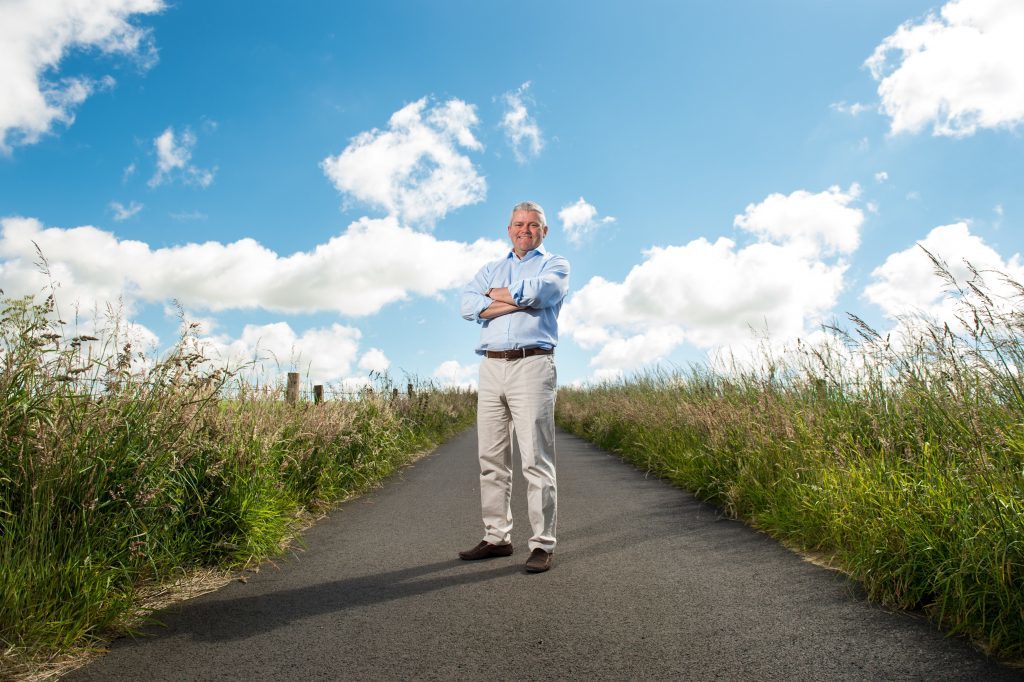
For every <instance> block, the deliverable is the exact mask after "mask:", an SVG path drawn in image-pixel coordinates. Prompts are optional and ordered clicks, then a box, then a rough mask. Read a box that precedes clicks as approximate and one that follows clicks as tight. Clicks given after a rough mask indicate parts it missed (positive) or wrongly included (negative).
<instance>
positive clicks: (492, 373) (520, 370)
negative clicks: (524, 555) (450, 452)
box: [477, 355, 557, 552]
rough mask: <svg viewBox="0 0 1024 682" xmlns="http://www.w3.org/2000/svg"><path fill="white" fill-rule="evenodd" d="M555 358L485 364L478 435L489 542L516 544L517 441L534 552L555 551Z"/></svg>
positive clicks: (479, 398) (480, 392) (531, 543)
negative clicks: (514, 478)
mask: <svg viewBox="0 0 1024 682" xmlns="http://www.w3.org/2000/svg"><path fill="white" fill-rule="evenodd" d="M556 384H557V374H556V372H555V357H554V356H553V355H533V356H531V357H528V358H523V359H521V360H501V359H492V358H486V357H485V358H484V359H483V360H481V362H480V384H479V387H478V391H477V395H478V399H477V434H478V437H479V444H478V447H479V455H480V506H481V509H482V512H483V521H484V529H485V530H486V535H484V540H486V541H487V542H490V543H492V544H496V545H502V544H507V543H509V542H511V541H512V506H511V503H512V438H515V439H516V441H517V442H518V443H519V454H520V456H521V457H522V466H523V476H524V478H526V500H527V504H528V507H529V516H530V527H531V529H532V532H533V535H532V536H531V537H530V550H531V551H532V550H534V549H536V548H538V547H539V548H541V549H543V550H545V551H547V552H551V551H554V549H555V521H556V507H557V505H556V498H557V496H556V489H555V388H556Z"/></svg>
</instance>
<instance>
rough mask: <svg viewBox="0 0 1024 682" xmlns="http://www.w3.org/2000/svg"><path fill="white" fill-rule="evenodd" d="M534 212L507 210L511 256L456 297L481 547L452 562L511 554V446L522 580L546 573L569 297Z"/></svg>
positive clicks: (538, 212)
mask: <svg viewBox="0 0 1024 682" xmlns="http://www.w3.org/2000/svg"><path fill="white" fill-rule="evenodd" d="M547 234H548V225H547V219H546V218H545V217H544V209H543V208H541V207H540V206H539V205H538V204H535V203H533V202H532V201H524V202H523V203H521V204H517V205H516V206H515V208H513V209H512V218H511V220H510V221H509V224H508V237H509V239H510V240H511V241H512V249H511V251H509V253H508V255H507V256H505V257H504V258H502V259H501V260H497V261H494V262H493V263H488V264H487V265H485V266H484V267H483V268H482V269H481V270H480V272H478V273H477V274H476V277H474V278H473V281H472V282H470V283H469V284H468V285H466V288H465V289H464V290H463V292H462V316H463V317H464V318H466V319H467V320H471V321H474V322H477V323H479V324H480V325H481V328H480V345H479V346H478V347H477V349H476V352H477V354H478V355H482V356H483V358H482V359H481V361H480V384H479V388H478V399H477V400H478V402H477V437H478V450H479V455H480V506H481V510H482V514H483V521H484V531H485V533H484V539H483V540H481V541H480V543H479V544H477V545H476V546H475V547H473V548H472V549H468V550H465V551H462V552H459V556H460V557H461V558H462V559H465V560H467V561H474V560H477V559H488V558H491V557H499V556H509V555H511V554H512V506H511V502H512V438H515V439H516V442H517V443H518V444H519V454H520V456H521V457H522V467H523V476H524V477H525V478H526V486H527V490H526V499H527V503H528V505H529V515H530V526H531V529H532V535H531V537H530V543H529V546H530V557H529V559H527V561H526V570H527V571H528V572H530V573H540V572H543V571H546V570H548V569H549V568H551V556H552V554H553V552H554V551H555V521H556V516H557V514H556V512H557V495H556V485H555V391H556V387H557V377H556V373H555V346H557V345H558V312H559V311H560V310H561V308H562V301H563V300H564V299H565V294H566V292H567V291H568V290H569V261H567V260H566V259H565V258H563V257H562V256H556V255H554V254H551V253H548V252H547V251H545V250H544V247H543V246H541V243H542V242H543V241H544V238H545V237H546V236H547Z"/></svg>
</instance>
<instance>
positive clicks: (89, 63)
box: [0, 0, 1024, 386]
mask: <svg viewBox="0 0 1024 682" xmlns="http://www.w3.org/2000/svg"><path fill="white" fill-rule="evenodd" d="M85 5H86V3H85V2H82V1H77V0H64V1H63V2H57V1H55V0H54V1H50V2H42V3H40V2H29V1H28V0H13V1H8V2H5V3H4V4H3V5H0V136H2V137H0V221H2V222H0V229H2V233H0V288H3V289H4V290H5V292H6V293H7V294H8V295H22V294H29V293H36V292H39V291H41V290H42V289H43V288H44V286H45V284H46V282H45V281H44V280H43V279H42V277H41V275H40V274H39V273H38V271H37V268H36V267H35V266H34V264H33V261H34V260H35V258H34V247H33V242H35V243H37V244H39V246H40V248H41V249H42V251H43V253H44V255H45V256H46V257H47V259H48V261H49V263H50V268H51V273H52V277H53V279H54V280H55V281H56V282H57V283H58V284H59V287H58V300H59V301H60V302H61V303H62V305H63V307H64V309H65V310H68V309H71V308H73V307H74V306H75V304H76V303H77V305H78V307H79V315H78V317H79V322H78V324H79V325H80V326H81V327H82V328H93V327H101V326H102V324H103V323H102V320H101V318H102V315H99V316H97V315H95V314H94V312H93V311H95V310H102V309H103V306H104V304H105V302H107V301H110V300H118V299H119V300H120V301H121V305H122V306H123V316H124V317H125V318H126V320H127V321H129V322H130V327H129V331H130V332H131V333H133V334H135V335H136V338H137V339H138V342H137V345H138V346H140V347H141V346H146V345H150V346H153V347H155V348H166V347H167V345H168V344H170V343H172V342H173V341H174V339H175V338H176V335H177V327H178V320H177V318H176V313H175V310H174V307H173V305H171V303H170V302H171V301H172V300H175V301H177V302H178V303H179V304H180V306H181V307H182V308H183V309H184V310H185V312H186V314H187V316H188V317H189V318H190V319H196V320H199V321H200V322H201V323H202V327H201V332H202V334H203V337H204V339H205V342H206V343H207V344H208V348H209V352H210V353H211V354H213V355H215V356H217V357H219V358H221V359H222V360H223V361H228V362H234V361H237V360H238V359H239V358H245V357H252V356H253V354H262V355H269V356H272V357H273V358H275V359H276V360H274V361H273V362H268V364H271V365H273V366H274V367H275V368H276V367H279V368H280V369H281V370H282V371H283V370H288V369H299V370H301V371H303V372H304V373H306V374H307V375H308V378H309V380H310V381H311V382H315V383H320V382H328V383H331V384H333V385H336V386H353V385H358V383H359V382H360V381H363V380H365V377H366V376H367V374H368V372H369V371H370V370H381V369H387V370H388V371H390V373H391V374H392V375H393V376H395V377H396V378H398V379H399V380H401V378H402V377H403V376H404V375H405V374H410V375H415V376H417V377H419V378H423V379H434V380H436V381H438V382H455V383H463V382H472V381H473V380H474V379H475V367H474V364H475V362H476V358H475V356H474V354H473V352H472V349H473V346H474V344H475V341H476V334H477V329H476V327H475V326H474V325H473V324H470V323H467V322H465V321H463V320H462V319H461V318H460V317H459V316H458V304H457V302H458V291H459V287H460V285H461V283H462V282H464V281H466V280H468V279H469V277H470V276H471V275H472V273H473V272H474V271H475V270H476V269H477V268H478V267H479V266H480V265H481V264H482V263H483V262H484V261H486V260H487V259H488V258H491V257H494V256H495V254H500V253H501V251H502V249H503V248H505V247H504V246H503V244H502V242H503V241H504V240H505V230H504V225H505V224H506V223H507V219H508V212H509V209H510V207H511V206H512V205H514V204H515V203H516V202H518V201H521V200H523V199H532V200H535V201H538V202H540V203H541V204H542V205H544V206H545V208H546V210H547V214H548V219H549V223H550V225H551V232H550V235H549V237H548V239H547V242H546V246H547V247H548V248H549V249H550V250H553V251H555V252H558V253H562V254H564V255H566V256H567V257H568V258H569V260H570V262H571V263H572V267H573V272H572V284H571V293H570V296H569V298H568V300H567V302H566V305H565V308H564V309H563V314H562V342H561V343H560V346H559V370H560V379H561V381H562V382H563V383H569V382H576V381H585V380H588V379H594V378H597V379H602V378H612V377H615V376H619V375H621V374H623V373H626V374H628V373H629V372H632V371H635V370H637V369H642V368H643V367H645V366H649V365H650V364H653V363H658V362H661V363H668V364H675V365H685V364H686V363H688V362H692V361H699V360H701V359H702V358H704V357H706V356H707V354H708V353H709V352H710V353H712V354H714V353H717V352H718V351H719V350H721V349H723V348H735V349H742V348H746V347H749V346H750V345H751V344H752V343H754V342H755V335H754V334H753V333H752V332H751V329H758V330H766V331H767V333H768V334H769V336H770V338H771V339H772V340H773V343H779V344H784V343H787V342H791V341H792V340H793V339H795V338H802V339H807V338H812V339H813V338H816V337H817V336H818V335H819V334H820V325H821V323H822V322H828V321H830V320H832V319H834V318H836V317H840V318H841V317H842V316H843V315H844V314H845V313H846V312H847V311H849V312H855V313H856V314H858V315H859V316H861V317H863V318H865V319H867V320H869V321H871V322H872V323H873V324H876V325H877V326H878V327H879V328H880V329H883V330H884V329H889V328H893V327H895V326H898V325H899V324H900V322H899V319H900V316H901V315H903V314H905V313H907V312H911V311H917V312H924V313H926V314H929V315H933V316H936V317H942V316H944V315H946V316H948V315H949V314H951V308H950V305H949V302H948V301H946V300H945V299H944V298H943V297H942V296H941V288H940V287H939V285H938V283H937V282H936V280H935V279H934V278H933V276H932V275H931V273H930V266H929V264H928V262H927V260H926V259H925V258H924V257H923V254H922V253H921V252H920V251H919V250H918V249H916V247H915V244H917V243H923V244H925V245H926V246H928V247H929V248H930V249H932V250H933V251H936V252H938V253H940V255H943V256H944V257H946V258H947V260H949V261H950V263H951V264H953V265H954V266H956V267H958V268H960V270H959V272H963V268H962V266H961V265H960V264H961V261H962V259H963V258H965V257H966V258H970V259H971V261H972V262H974V263H975V264H976V265H978V266H980V267H982V268H991V269H998V270H1002V271H1006V272H1009V273H1010V274H1012V275H1014V276H1021V275H1022V274H1024V266H1022V264H1021V262H1020V257H1019V255H1018V254H1019V253H1020V252H1021V251H1022V248H1024V246H1022V237H1021V236H1020V234H1021V232H1020V230H1019V229H1018V227H1017V226H1018V224H1019V222H1020V219H1021V218H1020V217H1021V214H1022V211H1024V189H1022V187H1024V185H1022V183H1021V181H1020V180H1021V178H1022V177H1024V173H1022V171H1024V154H1022V152H1024V143H1022V140H1021V136H1020V123H1021V121H1022V120H1024V75H1022V73H1021V69H1020V67H1019V64H1021V63H1024V52H1022V48H1021V47H1018V46H1017V43H1018V42H1019V41H1018V40H1016V38H1015V37H1014V36H1017V35H1020V33H1021V31H1024V9H1022V8H1021V7H1020V5H1019V3H1018V2H1015V0H959V1H954V2H949V3H945V4H942V3H937V2H924V1H922V2H918V1H910V0H905V1H897V0H889V1H885V2H882V1H880V0H871V1H865V2H858V3H835V2H828V3H825V2H818V1H811V0H805V1H802V2H797V1H781V2H773V3H764V2H757V1H754V0H745V1H739V2H732V3H696V2H668V1H664V2H655V1H651V2H642V3H613V2H555V3H550V2H549V3H539V2H521V3H516V4H515V5H514V6H510V5H507V4H500V3H483V2H432V3H428V2H373V3H370V2H362V3H360V2H347V3H335V2H302V3H271V2H263V3H241V2H211V3H199V2H189V1H181V2H177V3H174V4H168V3H164V2H161V1H160V0H102V1H100V2H95V3H91V4H89V6H88V7H86V6H85ZM1022 279H1024V277H1022ZM65 317H68V315H67V314H65Z"/></svg>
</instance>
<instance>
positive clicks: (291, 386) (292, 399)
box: [284, 372, 299, 405]
mask: <svg viewBox="0 0 1024 682" xmlns="http://www.w3.org/2000/svg"><path fill="white" fill-rule="evenodd" d="M284 400H285V402H286V403H288V404H289V405H294V404H295V403H297V402H299V373H298V372H288V392H287V393H285V396H284Z"/></svg>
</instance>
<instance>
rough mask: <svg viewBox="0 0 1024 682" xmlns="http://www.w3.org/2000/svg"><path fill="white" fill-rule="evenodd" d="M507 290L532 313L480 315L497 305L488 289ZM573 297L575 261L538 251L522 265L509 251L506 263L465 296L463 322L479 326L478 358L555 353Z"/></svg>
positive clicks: (479, 278)
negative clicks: (565, 307)
mask: <svg viewBox="0 0 1024 682" xmlns="http://www.w3.org/2000/svg"><path fill="white" fill-rule="evenodd" d="M502 287H505V288H507V289H508V291H509V293H510V294H511V295H512V299H513V300H514V301H515V302H516V305H518V306H522V307H526V308H529V310H517V311H516V312H514V313H508V314H507V315H502V316H501V317H495V318H493V319H490V320H485V319H483V318H481V317H480V313H482V312H483V311H484V310H486V309H487V306H489V305H491V303H493V302H494V301H492V300H491V299H490V298H488V297H487V296H486V294H487V290H488V289H500V288H502ZM568 291H569V261H568V260H566V259H565V258H563V257H562V256H556V255H554V254H552V253H548V252H547V251H545V250H544V247H543V246H538V247H537V248H536V249H534V250H533V251H528V252H527V253H526V255H525V256H524V257H523V258H522V259H521V260H520V258H519V257H518V256H516V254H515V252H514V251H512V250H509V252H508V255H507V256H505V257H504V258H502V259H501V260H496V261H494V262H492V263H488V264H487V265H485V266H484V267H483V268H481V269H480V272H478V273H476V277H474V278H473V281H471V282H470V283H469V284H467V285H466V288H465V289H463V290H462V305H461V308H462V316H463V317H464V318H466V319H467V320H469V321H471V322H478V323H480V325H481V328H480V345H479V346H478V347H477V349H476V352H477V354H478V355H483V353H484V351H487V350H511V349H513V348H534V347H537V348H554V347H555V346H556V345H558V312H559V311H560V310H561V309H562V301H563V300H564V299H565V294H566V293H567V292H568Z"/></svg>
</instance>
